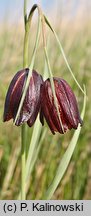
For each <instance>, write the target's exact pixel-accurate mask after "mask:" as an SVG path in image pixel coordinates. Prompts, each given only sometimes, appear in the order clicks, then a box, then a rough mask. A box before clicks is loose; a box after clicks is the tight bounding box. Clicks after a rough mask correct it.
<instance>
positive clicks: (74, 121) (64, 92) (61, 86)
mask: <svg viewBox="0 0 91 216" xmlns="http://www.w3.org/2000/svg"><path fill="white" fill-rule="evenodd" d="M55 87H56V88H55V89H56V95H57V98H58V101H59V103H60V106H61V108H62V109H63V112H64V115H65V118H66V121H68V122H69V124H70V125H72V127H73V128H74V129H76V128H77V127H78V123H80V124H81V125H82V120H81V118H80V114H79V110H78V105H77V101H76V97H75V95H74V93H73V91H72V89H71V87H70V86H69V85H68V83H67V82H66V81H65V80H63V79H55Z"/></svg>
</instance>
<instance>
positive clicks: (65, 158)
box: [43, 90, 86, 200]
mask: <svg viewBox="0 0 91 216" xmlns="http://www.w3.org/2000/svg"><path fill="white" fill-rule="evenodd" d="M84 92H85V95H84V103H83V109H82V113H81V118H82V119H83V118H84V114H85V108H86V91H85V90H84ZM80 131H81V127H80V125H79V126H78V129H77V130H76V131H75V133H74V135H73V137H72V139H71V142H70V144H69V146H68V148H67V150H66V152H65V154H64V156H63V158H62V160H61V161H60V163H59V166H58V168H57V171H56V175H55V177H54V179H53V181H52V183H51V185H50V186H49V188H48V190H47V192H46V193H45V195H44V197H43V199H45V200H47V199H51V198H52V195H53V194H54V192H55V190H56V188H57V186H58V184H59V183H60V181H61V179H62V177H63V175H64V174H65V171H66V169H67V167H68V165H69V162H70V159H71V157H72V155H73V152H74V149H75V147H76V144H77V141H78V138H79V135H80Z"/></svg>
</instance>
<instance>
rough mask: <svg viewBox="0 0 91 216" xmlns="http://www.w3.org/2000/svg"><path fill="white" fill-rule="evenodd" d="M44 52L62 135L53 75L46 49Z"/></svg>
mask: <svg viewBox="0 0 91 216" xmlns="http://www.w3.org/2000/svg"><path fill="white" fill-rule="evenodd" d="M44 52H45V58H46V63H47V67H48V72H49V77H50V82H51V88H52V93H53V97H54V104H55V106H56V109H57V113H58V117H59V121H60V125H61V128H62V131H63V133H64V128H63V124H62V121H61V118H60V113H59V108H58V103H57V97H56V93H55V87H54V82H53V74H52V70H51V66H50V62H49V57H48V52H47V48H46V47H44Z"/></svg>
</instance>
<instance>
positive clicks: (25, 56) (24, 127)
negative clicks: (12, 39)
mask: <svg viewBox="0 0 91 216" xmlns="http://www.w3.org/2000/svg"><path fill="white" fill-rule="evenodd" d="M26 5H27V0H24V22H25V37H24V51H23V68H26V67H29V64H28V48H29V32H30V25H31V19H32V16H33V12H34V11H35V9H36V8H37V5H34V6H33V7H32V9H31V11H30V14H29V16H28V19H27V13H26ZM39 34H40V16H39V21H38V30H37V36H36V42H35V47H34V50H33V56H32V60H31V64H30V67H29V69H30V70H29V74H28V78H27V80H26V84H25V88H24V92H23V95H22V98H21V102H20V105H19V109H18V112H17V115H16V119H17V116H18V115H19V114H20V111H21V108H22V105H23V102H24V98H25V95H26V92H27V89H28V85H29V81H30V77H31V72H32V69H33V66H34V60H35V55H36V50H37V46H38V41H39ZM16 119H15V121H16ZM26 135H27V125H26V124H24V125H22V128H21V144H22V150H21V158H22V159H21V161H22V174H21V199H22V200H25V199H26V192H25V181H26V138H27V137H26Z"/></svg>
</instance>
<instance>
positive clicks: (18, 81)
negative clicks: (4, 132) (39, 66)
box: [3, 68, 43, 127]
mask: <svg viewBox="0 0 91 216" xmlns="http://www.w3.org/2000/svg"><path fill="white" fill-rule="evenodd" d="M28 73H29V69H28V68H26V69H23V70H21V71H19V72H17V73H16V74H15V76H14V78H13V79H12V81H11V83H10V86H9V88H8V92H7V95H6V100H5V106H4V115H3V121H9V120H10V119H12V118H13V120H15V117H16V114H17V110H18V107H19V103H20V100H21V97H22V93H23V88H24V84H25V80H26V79H27V76H28ZM42 83H43V79H42V76H41V75H39V74H38V73H37V72H36V71H34V70H33V71H32V76H31V78H30V83H29V87H28V90H27V93H26V96H25V99H24V102H23V106H22V109H21V111H20V115H19V116H18V118H17V120H16V122H15V124H16V125H17V126H19V125H21V124H23V123H24V122H27V123H28V125H29V126H30V127H31V126H32V125H33V123H34V122H35V120H36V117H37V115H38V112H39V109H40V86H41V84H42Z"/></svg>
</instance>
